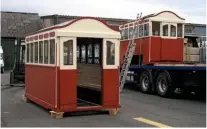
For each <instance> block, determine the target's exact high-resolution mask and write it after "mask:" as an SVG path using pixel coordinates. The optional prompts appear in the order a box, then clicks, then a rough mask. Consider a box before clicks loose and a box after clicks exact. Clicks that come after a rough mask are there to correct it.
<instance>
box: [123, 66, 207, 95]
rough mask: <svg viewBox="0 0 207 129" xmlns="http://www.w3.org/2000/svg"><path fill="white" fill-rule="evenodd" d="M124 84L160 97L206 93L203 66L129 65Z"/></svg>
mask: <svg viewBox="0 0 207 129" xmlns="http://www.w3.org/2000/svg"><path fill="white" fill-rule="evenodd" d="M127 76H128V80H127V81H126V83H134V84H136V86H138V87H139V88H140V90H141V92H143V93H157V94H158V95H160V96H162V97H170V96H172V95H174V93H175V91H176V90H177V89H180V91H183V92H192V91H193V92H194V93H195V94H199V95H201V94H203V93H205V91H206V65H205V64H184V63H183V64H160V63H156V64H153V65H131V66H130V67H129V73H128V74H127Z"/></svg>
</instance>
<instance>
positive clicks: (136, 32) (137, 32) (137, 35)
mask: <svg viewBox="0 0 207 129" xmlns="http://www.w3.org/2000/svg"><path fill="white" fill-rule="evenodd" d="M134 34H135V38H138V37H139V30H138V26H136V30H135V31H134Z"/></svg>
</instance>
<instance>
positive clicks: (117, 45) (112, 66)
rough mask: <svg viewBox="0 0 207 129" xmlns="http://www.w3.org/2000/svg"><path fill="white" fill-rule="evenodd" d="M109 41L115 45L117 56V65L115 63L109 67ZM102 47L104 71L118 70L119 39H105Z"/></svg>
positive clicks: (115, 57)
mask: <svg viewBox="0 0 207 129" xmlns="http://www.w3.org/2000/svg"><path fill="white" fill-rule="evenodd" d="M107 41H110V42H112V43H114V44H115V56H114V59H115V63H114V65H107V44H106V43H107ZM102 46H103V69H118V67H119V63H120V62H119V58H120V57H119V51H120V49H119V47H120V41H119V40H117V39H106V38H104V39H103V45H102Z"/></svg>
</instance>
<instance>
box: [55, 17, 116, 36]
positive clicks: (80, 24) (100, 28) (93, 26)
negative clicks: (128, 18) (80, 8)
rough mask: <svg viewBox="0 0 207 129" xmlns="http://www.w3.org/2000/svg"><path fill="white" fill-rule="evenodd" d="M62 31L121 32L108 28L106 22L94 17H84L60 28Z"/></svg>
mask: <svg viewBox="0 0 207 129" xmlns="http://www.w3.org/2000/svg"><path fill="white" fill-rule="evenodd" d="M59 30H61V31H70V32H83V33H87V32H93V33H111V34H113V33H114V34H117V33H119V32H117V31H114V30H112V29H110V28H108V27H107V26H106V25H105V24H103V23H102V22H100V21H97V20H94V19H82V20H79V21H77V22H74V23H73V24H71V25H69V26H67V27H65V28H61V29H59Z"/></svg>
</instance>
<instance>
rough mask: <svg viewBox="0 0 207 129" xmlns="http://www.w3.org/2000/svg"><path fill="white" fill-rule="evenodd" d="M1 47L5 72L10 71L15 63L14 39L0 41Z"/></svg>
mask: <svg viewBox="0 0 207 129" xmlns="http://www.w3.org/2000/svg"><path fill="white" fill-rule="evenodd" d="M1 46H2V48H3V52H4V55H3V59H4V67H5V70H6V71H7V70H11V69H12V68H13V66H14V62H15V39H12V38H10V39H9V38H7V39H4V38H2V39H1Z"/></svg>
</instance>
